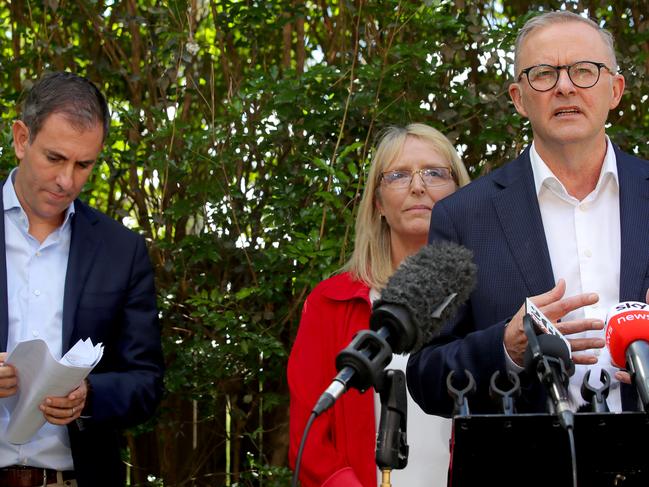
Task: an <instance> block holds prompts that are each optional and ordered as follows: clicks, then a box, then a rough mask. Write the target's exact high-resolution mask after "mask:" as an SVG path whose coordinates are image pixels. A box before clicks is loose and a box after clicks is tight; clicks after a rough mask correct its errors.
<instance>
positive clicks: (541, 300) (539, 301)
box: [530, 279, 566, 308]
mask: <svg viewBox="0 0 649 487" xmlns="http://www.w3.org/2000/svg"><path fill="white" fill-rule="evenodd" d="M565 292H566V281H564V280H563V279H559V281H558V282H557V284H556V285H555V286H554V287H553V288H552V289H550V290H549V291H547V292H545V293H543V294H538V295H536V296H532V297H531V298H530V299H531V300H532V302H533V303H534V304H535V305H536V306H538V307H539V308H540V307H541V306H546V305H548V304H550V303H554V302H555V301H558V300H560V299H561V298H562V297H563V295H564V293H565Z"/></svg>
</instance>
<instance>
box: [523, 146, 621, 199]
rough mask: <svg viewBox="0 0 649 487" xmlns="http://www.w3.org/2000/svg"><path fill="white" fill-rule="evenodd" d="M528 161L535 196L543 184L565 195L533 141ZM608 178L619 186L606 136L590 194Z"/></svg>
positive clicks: (613, 153) (611, 147)
mask: <svg viewBox="0 0 649 487" xmlns="http://www.w3.org/2000/svg"><path fill="white" fill-rule="evenodd" d="M530 163H531V164H532V172H533V173H534V187H535V189H536V195H537V196H539V194H540V193H541V190H542V189H543V187H544V186H545V187H546V188H548V189H550V190H551V191H554V192H560V193H563V194H566V195H567V194H568V192H567V191H566V189H565V187H564V186H563V183H561V181H559V179H558V178H557V177H556V176H555V175H554V173H553V172H552V171H551V170H550V168H549V167H548V166H547V164H546V163H545V161H544V160H543V159H541V156H540V155H539V153H538V152H537V151H536V146H535V145H534V142H532V147H531V148H530ZM610 178H612V179H613V181H615V185H616V186H618V187H619V179H618V175H617V159H616V157H615V151H614V150H613V144H612V143H611V140H610V139H609V138H608V136H606V155H605V156H604V163H603V164H602V169H601V171H600V173H599V179H598V180H597V185H596V186H595V189H594V190H593V192H592V193H591V194H594V195H597V194H598V193H599V191H600V189H601V187H602V185H603V184H604V182H605V181H606V180H607V179H610Z"/></svg>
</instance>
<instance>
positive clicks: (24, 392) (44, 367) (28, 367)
mask: <svg viewBox="0 0 649 487" xmlns="http://www.w3.org/2000/svg"><path fill="white" fill-rule="evenodd" d="M103 352H104V347H103V345H102V344H101V343H99V344H97V345H93V344H92V341H91V340H90V339H87V340H79V341H78V342H77V343H76V344H75V345H74V346H73V347H72V348H71V349H70V350H69V351H68V353H66V354H65V355H64V356H63V358H61V360H59V361H57V360H56V359H55V358H54V357H53V356H52V353H51V352H50V350H49V348H48V346H47V344H46V343H45V342H44V341H43V340H40V339H38V340H29V341H26V342H21V343H19V344H18V345H17V346H16V348H15V349H14V350H13V351H12V352H11V353H10V354H9V356H8V357H7V363H8V364H11V365H13V366H14V367H15V368H16V370H17V374H18V395H17V403H16V406H15V408H14V410H13V412H12V413H11V419H10V420H9V424H8V426H7V431H6V435H7V436H6V438H7V440H8V441H9V442H11V443H15V444H23V443H26V442H28V441H29V439H30V438H31V437H32V436H33V435H34V434H35V433H36V432H37V431H38V430H39V429H40V428H41V426H43V424H45V417H44V416H43V413H42V412H41V411H40V409H39V405H40V404H41V403H42V402H43V399H45V398H46V397H47V396H54V397H59V396H65V395H67V394H68V393H69V392H70V391H72V390H73V389H76V388H77V387H78V386H79V384H81V382H82V381H83V380H84V379H85V378H86V377H87V376H88V374H89V373H90V371H91V370H92V369H93V368H94V367H95V365H97V363H98V362H99V360H100V359H101V357H102V354H103Z"/></svg>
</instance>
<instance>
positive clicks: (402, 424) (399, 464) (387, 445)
mask: <svg viewBox="0 0 649 487" xmlns="http://www.w3.org/2000/svg"><path fill="white" fill-rule="evenodd" d="M375 389H376V391H377V392H378V393H379V395H380V397H381V420H380V423H379V431H378V435H377V438H376V465H377V466H378V467H379V468H380V469H381V487H391V486H392V484H391V483H390V473H391V472H392V470H393V469H397V470H401V469H403V468H405V467H406V465H408V450H409V447H408V443H407V437H406V430H407V423H408V399H407V396H406V375H405V374H404V373H403V371H401V370H393V369H387V370H385V371H384V372H383V375H382V376H381V378H380V380H379V383H378V384H376V386H375Z"/></svg>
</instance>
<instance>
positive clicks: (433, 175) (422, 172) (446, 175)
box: [383, 167, 453, 188]
mask: <svg viewBox="0 0 649 487" xmlns="http://www.w3.org/2000/svg"><path fill="white" fill-rule="evenodd" d="M415 174H419V176H421V180H422V181H423V183H424V185H426V186H429V187H434V186H442V185H444V184H446V183H448V182H449V181H450V180H452V179H453V175H452V173H451V170H450V169H449V168H447V167H431V168H427V169H418V170H416V171H406V170H402V171H388V172H384V173H383V181H385V183H386V184H387V185H388V186H390V187H394V188H406V187H408V186H410V183H411V182H412V178H413V177H414V175H415Z"/></svg>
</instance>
